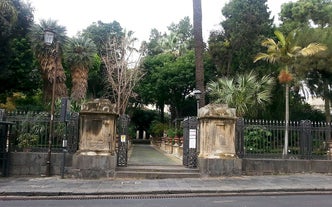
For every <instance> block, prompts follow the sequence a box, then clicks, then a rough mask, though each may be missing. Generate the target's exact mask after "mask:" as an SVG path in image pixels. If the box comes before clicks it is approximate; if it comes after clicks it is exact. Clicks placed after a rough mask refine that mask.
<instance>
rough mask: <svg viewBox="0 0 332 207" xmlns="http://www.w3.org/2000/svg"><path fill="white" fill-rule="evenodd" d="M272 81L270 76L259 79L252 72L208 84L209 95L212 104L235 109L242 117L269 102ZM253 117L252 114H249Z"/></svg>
mask: <svg viewBox="0 0 332 207" xmlns="http://www.w3.org/2000/svg"><path fill="white" fill-rule="evenodd" d="M273 85H274V81H273V79H272V77H270V76H263V77H261V78H259V77H258V76H257V75H256V74H255V73H254V72H252V71H251V72H250V73H247V74H244V75H238V76H237V77H236V78H235V79H233V78H220V79H218V80H217V81H212V82H209V83H208V86H207V87H208V91H209V95H210V97H211V99H212V102H214V103H224V104H227V105H229V106H230V107H234V108H236V115H237V116H238V117H242V116H243V115H245V114H248V113H254V112H257V107H258V106H262V105H264V104H267V103H269V102H270V101H271V90H272V88H273ZM251 115H254V114H251Z"/></svg>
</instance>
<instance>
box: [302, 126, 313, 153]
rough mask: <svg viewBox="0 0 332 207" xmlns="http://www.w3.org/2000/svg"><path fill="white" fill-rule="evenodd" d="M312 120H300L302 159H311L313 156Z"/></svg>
mask: <svg viewBox="0 0 332 207" xmlns="http://www.w3.org/2000/svg"><path fill="white" fill-rule="evenodd" d="M311 127H312V126H311V121H310V120H301V122H300V157H301V159H311V157H312V137H311V130H312V129H311Z"/></svg>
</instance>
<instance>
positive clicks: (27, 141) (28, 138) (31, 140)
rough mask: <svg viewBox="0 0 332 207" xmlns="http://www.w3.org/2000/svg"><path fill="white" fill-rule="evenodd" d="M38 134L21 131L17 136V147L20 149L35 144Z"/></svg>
mask: <svg viewBox="0 0 332 207" xmlns="http://www.w3.org/2000/svg"><path fill="white" fill-rule="evenodd" d="M38 140H39V136H38V135H36V134H31V133H22V134H20V135H19V136H18V138H17V141H18V147H19V148H21V149H24V148H29V147H33V146H36V144H37V143H38Z"/></svg>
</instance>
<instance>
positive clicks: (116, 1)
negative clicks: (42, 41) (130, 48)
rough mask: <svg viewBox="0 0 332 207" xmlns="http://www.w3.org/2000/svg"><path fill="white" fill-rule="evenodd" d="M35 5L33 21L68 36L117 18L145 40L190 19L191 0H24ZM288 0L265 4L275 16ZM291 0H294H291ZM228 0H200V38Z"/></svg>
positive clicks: (205, 36) (215, 24)
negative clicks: (52, 22)
mask: <svg viewBox="0 0 332 207" xmlns="http://www.w3.org/2000/svg"><path fill="white" fill-rule="evenodd" d="M24 1H25V2H30V3H31V5H32V7H33V8H34V9H35V11H34V17H35V22H36V23H39V21H40V20H41V19H53V20H57V21H58V23H59V24H60V25H62V26H65V27H66V29H67V35H68V36H74V35H76V34H77V32H79V31H82V30H83V29H85V28H87V27H88V26H89V25H91V24H92V23H93V22H97V21H99V20H101V21H102V22H104V23H110V22H113V21H114V20H115V21H117V22H119V23H120V25H121V27H122V28H125V29H126V30H132V31H134V32H135V33H134V34H135V37H137V38H138V39H139V41H143V40H148V38H149V35H150V31H151V29H153V28H156V29H158V31H160V32H167V26H169V25H170V24H171V23H176V24H177V23H178V22H179V21H180V20H181V19H183V18H184V17H186V16H189V17H190V19H191V20H192V19H193V11H192V10H193V8H192V7H193V6H192V0H93V1H85V0H24ZM289 1H291V0H268V7H269V8H270V11H271V12H272V15H273V16H275V20H277V19H278V13H279V12H280V6H281V4H283V3H285V2H289ZM293 1H294V0H293ZM227 2H229V0H202V27H203V39H204V40H207V39H208V36H209V33H210V31H211V30H215V29H220V26H219V23H220V22H221V21H222V20H223V17H222V14H221V9H222V8H223V6H224V5H225V3H227Z"/></svg>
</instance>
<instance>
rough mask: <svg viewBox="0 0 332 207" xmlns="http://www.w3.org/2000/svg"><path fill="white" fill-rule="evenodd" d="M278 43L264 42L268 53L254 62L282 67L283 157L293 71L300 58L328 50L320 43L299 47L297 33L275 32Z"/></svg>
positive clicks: (286, 139)
mask: <svg viewBox="0 0 332 207" xmlns="http://www.w3.org/2000/svg"><path fill="white" fill-rule="evenodd" d="M275 35H276V37H277V42H276V41H275V40H274V39H272V38H267V39H265V40H264V41H263V42H262V46H264V47H266V48H267V52H266V53H258V54H257V55H256V57H255V59H254V62H257V61H259V60H265V61H267V62H269V63H272V64H274V63H279V64H280V65H281V67H282V69H281V71H280V74H279V77H278V78H279V81H280V83H283V84H285V143H284V150H283V155H284V156H285V155H287V152H288V131H289V84H290V82H291V81H292V79H293V77H292V74H291V71H290V70H291V69H292V67H293V65H294V63H295V61H296V60H297V59H298V58H300V57H307V56H312V55H315V54H317V53H318V52H320V51H324V50H326V49H327V48H326V46H324V45H321V44H319V43H310V44H309V45H307V46H306V47H303V48H302V47H301V46H299V45H297V44H296V43H297V42H296V38H297V34H296V31H294V32H292V33H290V34H289V35H288V36H287V37H285V36H284V35H283V34H282V33H281V32H280V31H275Z"/></svg>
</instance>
